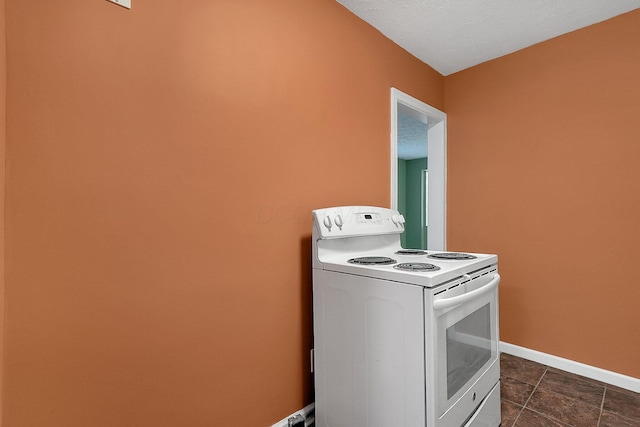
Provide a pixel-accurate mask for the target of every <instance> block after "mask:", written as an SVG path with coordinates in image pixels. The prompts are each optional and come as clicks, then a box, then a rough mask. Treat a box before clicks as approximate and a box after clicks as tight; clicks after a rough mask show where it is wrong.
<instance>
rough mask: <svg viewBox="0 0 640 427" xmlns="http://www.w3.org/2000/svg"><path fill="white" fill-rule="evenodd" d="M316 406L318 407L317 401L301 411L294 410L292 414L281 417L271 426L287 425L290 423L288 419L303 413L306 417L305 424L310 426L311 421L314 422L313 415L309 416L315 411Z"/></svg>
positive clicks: (281, 426)
mask: <svg viewBox="0 0 640 427" xmlns="http://www.w3.org/2000/svg"><path fill="white" fill-rule="evenodd" d="M315 407H316V404H315V403H310V404H308V405H307V406H305V407H304V408H302V409H300V410H299V411H297V412H294V413H293V414H291V415H287V416H286V417H284V418H283V419H281V420H280V421H278V422H277V423H275V424H274V425H272V426H271V427H287V426H288V425H289V421H288V420H289V418H291V417H295V416H296V415H302V417H303V418H304V419H305V423H304V425H305V426H310V425H311V423H312V422H313V416H309V415H310V414H312V413H313V410H314V409H315Z"/></svg>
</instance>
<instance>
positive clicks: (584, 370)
mask: <svg viewBox="0 0 640 427" xmlns="http://www.w3.org/2000/svg"><path fill="white" fill-rule="evenodd" d="M500 351H501V352H504V353H508V354H511V355H513V356H518V357H522V358H523V359H528V360H532V361H534V362H538V363H542V364H543V365H547V366H550V367H552V368H556V369H561V370H563V371H566V372H571V373H572V374H576V375H582V376H583V377H587V378H591V379H594V380H597V381H602V382H605V383H607V384H611V385H614V386H617V387H621V388H624V389H627V390H631V391H634V392H636V393H640V379H638V378H634V377H630V376H627V375H622V374H619V373H617V372H612V371H607V370H605V369H600V368H596V367H595V366H590V365H585V364H584V363H580V362H575V361H573V360H569V359H564V358H562V357H558V356H553V355H551V354H547V353H542V352H540V351H537V350H531V349H529V348H525V347H520V346H517V345H514V344H509V343H506V342H503V341H500Z"/></svg>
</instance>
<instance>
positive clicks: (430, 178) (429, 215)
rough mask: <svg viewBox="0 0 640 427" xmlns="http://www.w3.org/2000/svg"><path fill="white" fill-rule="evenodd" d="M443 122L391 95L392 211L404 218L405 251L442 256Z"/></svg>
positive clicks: (439, 115) (408, 99)
mask: <svg viewBox="0 0 640 427" xmlns="http://www.w3.org/2000/svg"><path fill="white" fill-rule="evenodd" d="M446 119H447V115H446V114H445V113H444V112H442V111H440V110H438V109H436V108H433V107H431V106H430V105H427V104H425V103H424V102H422V101H420V100H418V99H416V98H413V97H412V96H410V95H407V94H406V93H403V92H401V91H399V90H398V89H395V88H392V89H391V208H392V209H396V210H398V211H400V213H401V214H402V215H403V216H404V217H405V220H406V222H405V232H404V233H403V235H402V236H401V239H402V245H403V247H405V248H411V249H430V250H446Z"/></svg>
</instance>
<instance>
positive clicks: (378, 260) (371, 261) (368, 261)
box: [347, 256, 398, 265]
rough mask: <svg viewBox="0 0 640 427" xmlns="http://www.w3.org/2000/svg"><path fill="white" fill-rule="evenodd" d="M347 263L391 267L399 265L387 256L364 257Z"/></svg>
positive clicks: (352, 259)
mask: <svg viewBox="0 0 640 427" xmlns="http://www.w3.org/2000/svg"><path fill="white" fill-rule="evenodd" d="M347 262H350V263H351V264H360V265H391V264H395V263H397V262H398V261H396V260H395V259H393V258H389V257H386V256H363V257H359V258H351V259H349V260H347Z"/></svg>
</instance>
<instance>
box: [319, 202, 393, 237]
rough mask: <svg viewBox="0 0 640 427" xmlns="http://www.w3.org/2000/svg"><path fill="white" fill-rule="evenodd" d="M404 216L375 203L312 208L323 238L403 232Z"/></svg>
mask: <svg viewBox="0 0 640 427" xmlns="http://www.w3.org/2000/svg"><path fill="white" fill-rule="evenodd" d="M404 222H405V219H404V217H403V216H402V215H401V214H400V213H399V212H398V211H395V210H393V209H387V208H380V207H374V206H338V207H334V208H325V209H316V210H314V211H313V223H314V228H315V229H316V231H317V232H318V233H319V237H320V238H323V239H331V238H344V237H355V236H374V235H378V234H399V233H402V232H403V231H404Z"/></svg>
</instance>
